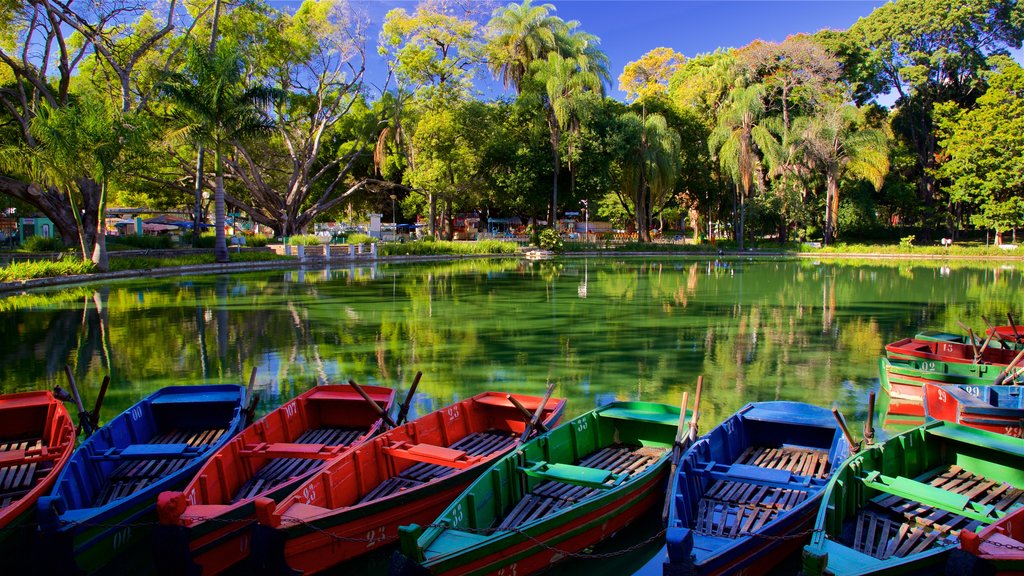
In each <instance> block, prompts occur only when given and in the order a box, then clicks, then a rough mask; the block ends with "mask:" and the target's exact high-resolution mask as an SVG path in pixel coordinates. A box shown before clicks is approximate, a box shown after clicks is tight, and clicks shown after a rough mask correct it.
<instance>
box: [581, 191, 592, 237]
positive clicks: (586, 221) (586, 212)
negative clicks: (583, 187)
mask: <svg viewBox="0 0 1024 576" xmlns="http://www.w3.org/2000/svg"><path fill="white" fill-rule="evenodd" d="M581 202H582V203H583V233H584V234H586V237H587V242H590V201H589V200H587V199H586V198H584V199H583V200H582V201H581Z"/></svg>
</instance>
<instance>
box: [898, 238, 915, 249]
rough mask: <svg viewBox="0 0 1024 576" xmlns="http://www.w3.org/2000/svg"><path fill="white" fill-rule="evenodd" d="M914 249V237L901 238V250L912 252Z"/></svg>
mask: <svg viewBox="0 0 1024 576" xmlns="http://www.w3.org/2000/svg"><path fill="white" fill-rule="evenodd" d="M913 248H914V235H913V234H911V235H910V236H904V237H903V238H900V250H904V251H907V252H910V251H911V250H912V249H913Z"/></svg>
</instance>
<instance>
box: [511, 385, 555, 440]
mask: <svg viewBox="0 0 1024 576" xmlns="http://www.w3.org/2000/svg"><path fill="white" fill-rule="evenodd" d="M505 399H506V400H508V401H509V402H511V403H512V405H513V406H515V407H516V410H519V413H520V414H521V415H522V416H523V421H524V422H526V423H527V424H529V423H530V420H533V414H530V411H529V410H527V409H526V406H523V403H522V402H520V401H519V399H517V398H516V397H515V396H513V395H511V394H505ZM537 430H540V431H541V432H547V431H548V427H547V426H545V425H544V423H543V422H540V421H538V422H537Z"/></svg>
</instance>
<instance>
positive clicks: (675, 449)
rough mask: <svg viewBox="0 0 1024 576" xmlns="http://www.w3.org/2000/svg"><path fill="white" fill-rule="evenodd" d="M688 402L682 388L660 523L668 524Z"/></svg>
mask: <svg viewBox="0 0 1024 576" xmlns="http://www.w3.org/2000/svg"><path fill="white" fill-rule="evenodd" d="M689 403H690V393H689V392H688V391H686V390H683V401H682V402H681V403H680V404H679V425H678V426H676V439H675V442H673V443H672V456H671V459H670V463H669V467H668V486H666V487H665V506H664V507H663V508H662V509H661V523H662V524H668V509H669V506H671V504H672V492H673V491H674V490H673V488H674V487H675V481H674V480H675V477H676V466H678V465H679V456H680V455H681V454H682V453H683V446H682V444H683V434H684V431H686V430H688V429H689V426H687V423H686V405H687V404H689Z"/></svg>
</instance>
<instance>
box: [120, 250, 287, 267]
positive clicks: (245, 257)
mask: <svg viewBox="0 0 1024 576" xmlns="http://www.w3.org/2000/svg"><path fill="white" fill-rule="evenodd" d="M292 259H293V257H291V256H280V255H277V254H274V253H273V252H263V251H252V252H241V253H232V254H231V261H232V262H234V263H238V262H268V261H273V260H292ZM216 262H217V260H216V259H215V256H214V255H213V254H189V255H187V256H171V257H161V256H125V257H117V258H111V260H110V271H111V272H115V271H118V270H146V269H149V268H171V267H177V266H199V265H203V264H214V263H216Z"/></svg>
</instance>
